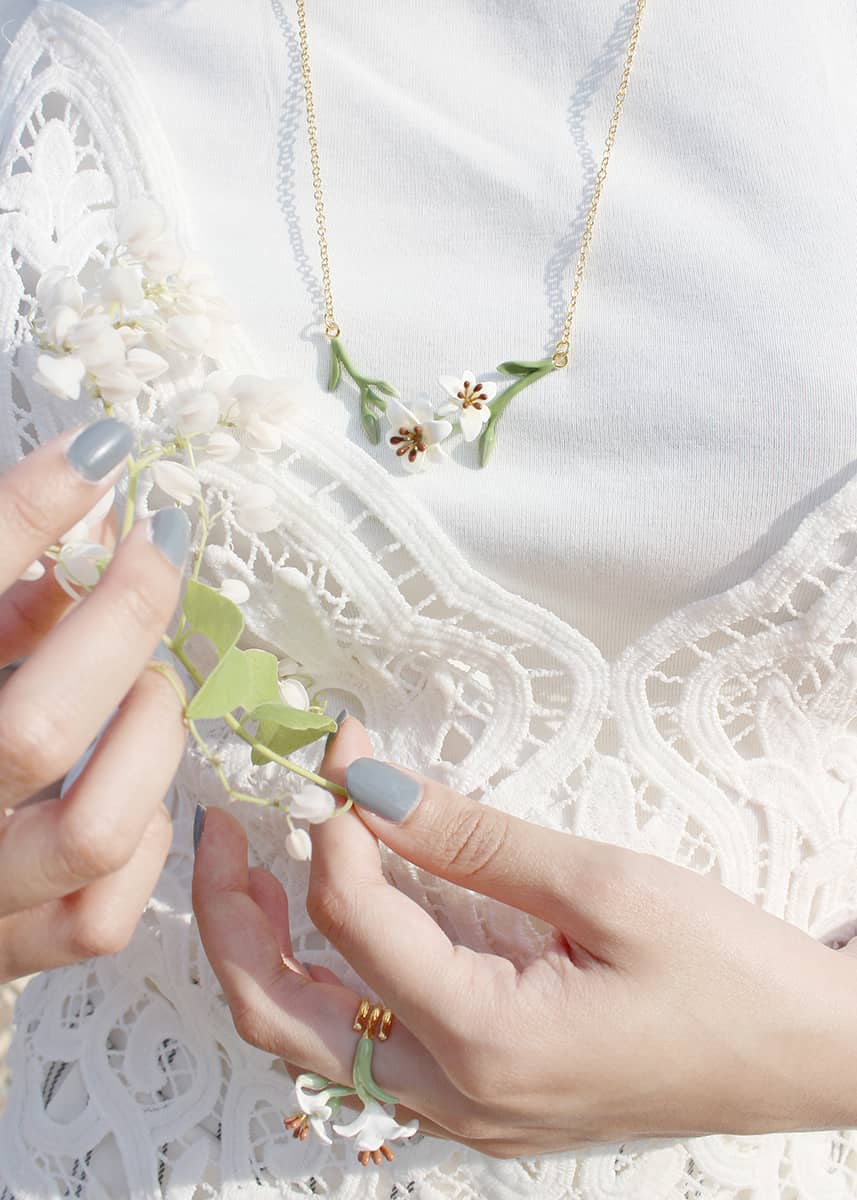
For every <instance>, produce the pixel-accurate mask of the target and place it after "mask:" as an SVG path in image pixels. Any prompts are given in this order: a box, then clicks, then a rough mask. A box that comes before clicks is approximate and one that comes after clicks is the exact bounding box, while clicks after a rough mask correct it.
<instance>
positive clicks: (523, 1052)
mask: <svg viewBox="0 0 857 1200" xmlns="http://www.w3.org/2000/svg"><path fill="white" fill-rule="evenodd" d="M370 756H371V746H370V742H369V739H368V737H367V734H366V731H365V730H364V728H363V726H362V725H360V723H359V722H358V721H357V720H356V719H354V718H353V717H348V718H346V719H345V721H344V722H343V723H342V726H341V728H340V730H339V733H338V734H337V735H336V736H335V737H334V738H333V739H332V741H331V745H330V746H329V748H328V749H327V752H326V755H325V759H324V761H323V763H322V766H321V768H320V770H321V774H323V775H325V776H326V777H327V778H329V779H332V780H334V781H336V782H342V781H343V779H344V782H345V784H346V786H347V787H348V790H349V793H350V794H351V795H352V796H353V797H354V799H355V800H356V801H358V803H359V804H360V816H361V817H362V818H363V819H362V820H361V819H360V818H358V816H357V815H356V814H355V813H353V812H352V813H346V814H343V815H342V816H340V817H337V818H335V819H334V820H332V821H329V822H327V823H326V824H324V825H318V826H315V827H314V828H313V860H312V872H311V881H310V889H309V898H308V905H309V911H310V915H311V916H312V918H313V920H314V922H315V924H316V925H317V926H318V928H319V929H320V930H321V932H322V933H323V934H324V935H325V936H326V937H327V938H328V939H329V940H330V941H331V942H332V943H333V944H334V945H335V946H336V947H337V948H338V949H339V950H340V951H341V952H342V954H343V955H344V957H345V958H346V959H347V960H348V962H349V963H351V964H352V966H353V967H354V968H355V969H356V970H357V971H358V972H359V974H360V975H361V976H362V978H363V979H364V980H365V981H366V983H367V984H368V986H369V987H370V988H371V989H372V990H373V991H374V993H375V996H376V998H377V999H380V1000H382V1001H383V1003H384V1004H386V1005H389V1006H390V1007H391V1008H392V1009H393V1010H394V1012H395V1013H396V1016H397V1017H398V1018H399V1020H400V1021H401V1022H402V1023H403V1024H404V1026H405V1029H402V1028H400V1027H397V1029H396V1032H395V1035H394V1036H393V1037H392V1038H391V1039H390V1041H389V1042H387V1043H384V1044H383V1045H381V1046H379V1047H378V1048H377V1050H376V1052H375V1056H374V1062H373V1067H374V1071H375V1076H376V1078H377V1080H378V1083H379V1084H380V1085H381V1087H382V1088H385V1089H387V1090H389V1091H391V1092H392V1093H393V1094H394V1095H396V1096H398V1097H399V1098H400V1099H401V1100H402V1104H403V1107H402V1109H401V1110H400V1111H399V1113H398V1114H397V1116H398V1119H399V1120H405V1119H407V1117H409V1116H410V1115H411V1114H412V1113H413V1112H415V1113H417V1114H419V1115H421V1117H424V1118H428V1120H427V1121H425V1120H423V1127H424V1128H426V1129H427V1130H428V1131H430V1132H434V1133H443V1134H444V1135H446V1136H451V1137H453V1138H456V1139H458V1140H460V1141H462V1142H466V1143H468V1144H472V1145H474V1146H475V1147H476V1148H478V1149H479V1150H481V1151H483V1152H484V1153H487V1154H491V1155H499V1156H503V1157H506V1156H523V1155H530V1154H537V1153H541V1152H544V1151H551V1150H560V1149H573V1148H575V1147H577V1146H580V1145H583V1144H588V1143H593V1142H601V1141H610V1142H613V1141H620V1140H625V1139H629V1138H637V1137H645V1136H652V1135H654V1136H685V1135H696V1134H705V1133H713V1132H732V1133H761V1132H768V1131H774V1130H799V1129H810V1128H823V1129H827V1128H836V1127H841V1126H842V1125H846V1126H850V1125H851V1124H853V1123H854V1118H855V1117H857V1101H855V1095H857V1070H855V1058H857V1052H856V1051H855V1036H854V1033H855V1023H856V1022H855V1012H857V964H855V962H854V959H853V958H849V957H845V956H843V955H841V954H837V953H836V952H835V951H833V950H830V949H828V948H827V947H825V946H823V945H821V944H820V943H818V942H816V941H814V940H813V939H812V938H810V937H808V936H807V935H805V934H804V933H802V932H801V931H799V930H798V929H797V928H795V927H794V926H791V925H788V924H786V923H785V922H783V921H780V920H778V919H777V918H775V917H773V916H770V915H769V914H767V913H765V912H763V911H762V910H760V909H758V908H756V907H754V906H753V905H751V904H749V903H747V902H745V901H744V900H742V899H740V898H739V897H737V896H736V895H735V894H734V893H732V892H730V891H728V890H727V889H726V888H724V887H721V886H720V885H718V884H717V883H715V882H712V881H710V880H708V879H705V878H703V877H701V876H699V875H697V874H695V873H694V872H692V871H690V870H686V869H684V868H681V867H676V866H672V865H670V864H668V863H666V862H664V861H662V860H660V859H658V858H655V857H652V856H648V855H643V854H638V853H635V852H632V851H627V850H623V849H620V848H618V847H614V846H610V845H606V844H601V843H597V842H593V841H587V840H584V839H581V838H578V837H573V836H571V835H567V834H561V833H555V832H551V831H549V830H546V829H543V828H541V827H539V826H536V825H532V824H529V823H527V822H524V821H520V820H517V819H515V818H513V817H509V816H506V815H504V814H503V813H501V812H498V811H497V810H494V809H491V808H488V807H486V806H480V805H478V804H475V803H472V802H471V801H469V800H466V799H465V798H463V797H462V796H460V795H458V794H457V793H455V792H453V791H452V790H450V789H448V788H446V787H443V786H441V785H440V784H437V783H434V782H432V781H429V780H426V779H422V778H421V777H420V776H417V775H415V774H414V773H413V772H410V771H405V770H403V769H399V768H394V767H392V766H389V765H388V764H384V763H379V762H376V761H375V760H374V759H372V758H371V757H370ZM354 760H357V761H354ZM348 764H351V765H350V766H349V767H348V771H347V774H346V770H345V768H346V766H348ZM372 810H374V812H373V811H372ZM378 813H383V814H385V817H387V818H392V819H385V818H384V817H381V816H379V815H377V814H378ZM376 838H380V839H381V840H382V841H384V842H386V844H387V845H388V846H390V847H392V848H393V849H394V850H395V851H397V852H398V853H399V854H401V855H403V856H404V857H405V858H407V859H409V860H410V861H411V862H413V863H416V864H417V865H418V866H420V867H423V868H425V869H427V870H428V871H431V872H433V873H434V874H436V875H440V876H442V877H443V878H444V879H447V880H450V881H452V882H453V883H456V884H460V885H462V886H465V887H468V888H471V889H474V890H476V891H479V892H483V893H485V894H486V895H489V896H493V897H495V898H497V899H498V900H501V901H505V902H506V903H507V904H510V905H513V906H514V907H516V908H518V909H522V910H524V911H525V912H528V913H531V914H533V915H534V916H536V917H539V918H541V919H542V920H543V921H545V922H547V923H548V924H549V925H550V926H552V927H553V928H554V929H555V931H556V934H555V937H554V938H553V940H552V942H551V944H550V945H549V947H548V948H547V949H546V950H545V951H544V952H542V953H538V954H536V955H535V956H534V957H533V959H532V961H530V962H528V963H527V964H526V965H525V966H523V968H522V969H517V968H516V967H515V966H513V965H512V963H511V962H509V961H508V960H507V959H505V958H503V957H500V956H498V955H493V954H477V953H474V952H472V951H471V950H468V949H465V948H463V947H461V946H456V945H453V944H452V943H451V942H450V940H449V939H448V938H447V937H446V935H445V934H444V933H443V932H442V931H441V930H440V929H439V928H438V926H437V925H436V924H435V922H434V921H433V920H432V919H431V918H430V917H429V916H428V915H427V914H426V913H425V912H424V911H423V910H422V909H421V908H419V907H418V906H417V905H416V904H415V903H413V902H412V901H411V900H409V899H408V898H407V897H406V896H404V895H403V894H402V893H401V892H399V891H397V890H396V889H394V888H393V887H391V886H390V885H389V884H388V883H387V882H386V881H385V879H384V876H383V875H382V872H381V865H380V858H379V853H378V846H377V842H376ZM194 904H195V908H196V912H197V916H198V920H199V927H200V932H201V934H202V939H203V942H204V944H205V948H206V951H207V954H208V957H209V959H210V961H211V964H212V966H213V967H214V970H215V971H216V972H217V974H218V976H219V978H220V981H221V983H222V985H223V989H224V992H225V995H226V999H227V1000H228V1002H229V1005H230V1007H231V1009H232V1015H233V1018H234V1020H235V1023H236V1026H237V1029H238V1031H239V1033H240V1034H241V1035H242V1037H244V1038H245V1039H246V1040H247V1041H250V1042H252V1043H254V1044H256V1045H258V1046H261V1047H262V1048H263V1049H265V1050H268V1051H270V1052H273V1053H275V1054H278V1055H281V1056H282V1057H283V1058H285V1059H286V1060H287V1061H288V1062H289V1063H291V1064H293V1065H295V1066H297V1067H299V1068H301V1069H303V1070H309V1071H313V1072H318V1073H320V1074H322V1075H326V1076H328V1077H329V1078H331V1079H335V1080H337V1081H340V1082H347V1081H348V1080H349V1079H350V1075H351V1058H352V1055H353V1052H354V1046H355V1042H356V1038H355V1034H354V1033H352V1032H351V1020H352V1017H353V1014H354V1010H355V1006H356V1003H357V1000H358V996H357V994H356V993H355V992H352V991H349V990H348V989H346V988H344V987H342V986H340V985H339V983H338V982H336V981H335V979H334V978H333V977H332V976H331V974H330V972H327V971H322V970H317V969H316V970H312V971H311V972H310V976H311V977H310V976H307V974H306V973H305V972H303V969H302V968H300V967H299V966H298V964H296V963H295V962H294V960H293V958H292V949H291V945H290V941H289V930H288V912H287V908H286V900H285V896H284V894H283V891H282V889H281V888H280V886H279V884H278V883H277V882H276V880H275V879H274V878H273V877H272V876H271V875H270V874H268V873H267V872H265V871H262V870H260V869H254V870H252V871H248V869H247V848H246V841H245V839H244V836H243V833H242V832H241V829H240V826H239V825H238V824H237V822H236V821H235V820H234V819H233V818H232V817H230V816H228V815H227V814H226V813H224V812H222V811H220V810H217V809H210V810H208V812H207V814H206V816H205V822H204V827H203V834H202V837H201V839H200V842H199V847H198V851H197V862H196V868H195V874H194ZM281 956H284V957H281Z"/></svg>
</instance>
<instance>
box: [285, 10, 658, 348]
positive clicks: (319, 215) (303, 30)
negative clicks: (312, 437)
mask: <svg viewBox="0 0 857 1200" xmlns="http://www.w3.org/2000/svg"><path fill="white" fill-rule="evenodd" d="M296 4H297V15H298V35H299V38H300V49H301V69H302V72H303V83H304V94H305V96H306V117H307V133H308V135H309V146H310V163H311V165H312V191H313V197H314V199H315V225H316V231H317V235H318V248H319V253H320V257H321V280H322V292H323V295H324V332H325V335H326V336H327V337H328V338H330V339H333V338H338V337H339V336H340V332H341V331H340V328H339V325H338V324H337V322H336V317H335V315H334V310H333V286H332V284H331V281H330V253H329V250H328V244H327V221H326V219H325V214H324V191H323V189H322V183H321V166H320V164H319V153H318V130H317V127H316V119H315V105H314V103H313V92H312V72H311V69H310V54H309V39H308V37H307V26H306V8H305V0H296ZM645 7H646V0H637V5H636V10H635V12H634V23H633V25H632V27H631V36H630V38H629V40H628V52H627V54H626V56H625V66H624V68H623V70H622V78H621V80H620V82H619V88H618V91H617V92H616V99H615V102H614V104H613V115H612V117H611V119H610V127H609V129H608V131H607V138H606V140H605V143H604V154H603V157H602V159H601V166H600V167H599V168H598V173H597V175H596V176H595V187H594V189H593V192H592V201H591V203H590V205H589V211H588V213H587V215H586V222H585V224H584V228H583V237H582V238H581V242H580V251H579V253H578V256H577V265H576V266H575V269H574V283H573V284H572V289H571V296H570V298H569V301H568V308H567V309H566V314H565V320H564V321H563V325H562V333H561V335H560V339H559V341H558V342H557V344H556V346H555V347H554V352H553V354H552V355H551V362H552V363H553V366H554V367H555V368H561V367H567V366H568V359H569V353H570V350H571V340H570V339H571V325H572V322H573V321H574V314H575V311H576V308H577V298H578V295H579V294H580V285H581V282H582V280H583V271H584V268H585V266H586V259H587V255H588V254H589V244H590V242H591V241H592V230H593V228H594V226H595V214H596V212H597V211H598V203H599V201H600V199H601V192H602V189H603V187H604V181H605V179H606V178H607V164H608V163H609V161H610V152H611V151H612V149H613V143H614V141H615V140H616V130H617V129H618V127H619V116H620V114H621V112H622V105H623V104H624V102H625V93H626V92H627V90H628V80H629V79H630V77H631V63H632V62H633V61H634V52H635V50H636V49H637V38H638V36H639V33H640V21H641V19H642V16H643V10H644V8H645Z"/></svg>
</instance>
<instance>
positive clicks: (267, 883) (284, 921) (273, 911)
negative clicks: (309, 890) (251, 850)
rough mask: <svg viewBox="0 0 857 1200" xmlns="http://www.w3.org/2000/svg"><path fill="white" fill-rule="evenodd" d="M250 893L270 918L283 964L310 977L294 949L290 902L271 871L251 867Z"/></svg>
mask: <svg viewBox="0 0 857 1200" xmlns="http://www.w3.org/2000/svg"><path fill="white" fill-rule="evenodd" d="M247 890H248V892H249V893H250V899H251V900H253V901H254V902H255V903H256V904H258V906H259V908H261V910H262V912H263V913H264V914H265V916H266V917H267V918H268V921H269V922H270V925H271V928H272V929H273V931H274V933H275V934H276V937H277V942H278V943H279V947H280V954H281V956H282V959H283V962H284V963H285V965H286V966H287V967H291V968H292V970H293V971H297V973H298V974H299V975H306V976H307V977H309V971H308V970H307V968H306V967H305V966H303V964H302V963H299V962H298V961H297V959H296V958H295V955H294V950H293V949H292V935H291V930H290V929H289V900H288V897H287V896H286V893H285V891H284V890H283V888H282V887H281V886H280V883H279V880H278V879H276V878H275V877H274V876H273V875H272V874H271V872H270V871H266V870H265V868H264V867H251V868H250V871H249V872H248V887H247Z"/></svg>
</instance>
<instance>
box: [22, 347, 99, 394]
mask: <svg viewBox="0 0 857 1200" xmlns="http://www.w3.org/2000/svg"><path fill="white" fill-rule="evenodd" d="M36 366H37V370H35V371H34V372H33V379H34V381H35V382H36V383H40V384H41V385H42V387H43V388H47V390H48V391H49V392H50V393H51V394H52V395H54V396H59V398H60V400H76V399H77V398H78V396H79V395H80V385H81V382H82V380H83V377H84V375H85V374H86V367H85V366H84V365H83V363H82V362H81V361H80V359H79V358H75V357H74V356H73V355H70V354H66V355H64V356H63V357H62V358H55V357H54V356H53V355H51V354H40V355H39V357H38V358H37V359H36Z"/></svg>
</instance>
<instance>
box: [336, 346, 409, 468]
mask: <svg viewBox="0 0 857 1200" xmlns="http://www.w3.org/2000/svg"><path fill="white" fill-rule="evenodd" d="M343 368H344V369H345V371H346V373H347V374H348V375H350V376H351V378H352V379H353V380H354V382H355V383H356V384H357V388H358V390H359V392H360V423H361V425H362V426H363V428H364V430H365V431H366V436H367V437H368V438H369V440H370V442H373V443H374V444H375V445H377V444H378V442H379V441H380V440H381V426H380V423H379V421H378V413H377V412H376V411H375V410H376V409H377V410H378V411H379V412H386V409H387V404H386V401H385V400H382V399H381V397H380V396H378V395H377V394H376V391H377V392H382V393H383V394H384V395H385V396H393V397H396V396H398V394H399V393H398V392H397V391H396V389H395V388H394V387H393V385H392V384H391V383H386V382H385V381H384V380H383V379H368V378H367V377H366V376H365V375H361V374H360V372H359V371H358V370H357V369H356V368H355V367H354V365H353V363H352V362H351V359H350V358H349V357H348V355H347V354H346V353H345V347H344V346H343V345H342V339H341V338H338V337H336V338H331V339H330V375H329V377H328V381H327V390H328V391H329V392H334V391H336V388H337V387H338V385H339V381H340V379H341V378H342V370H343ZM373 388H374V389H376V391H373V390H372V389H373Z"/></svg>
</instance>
